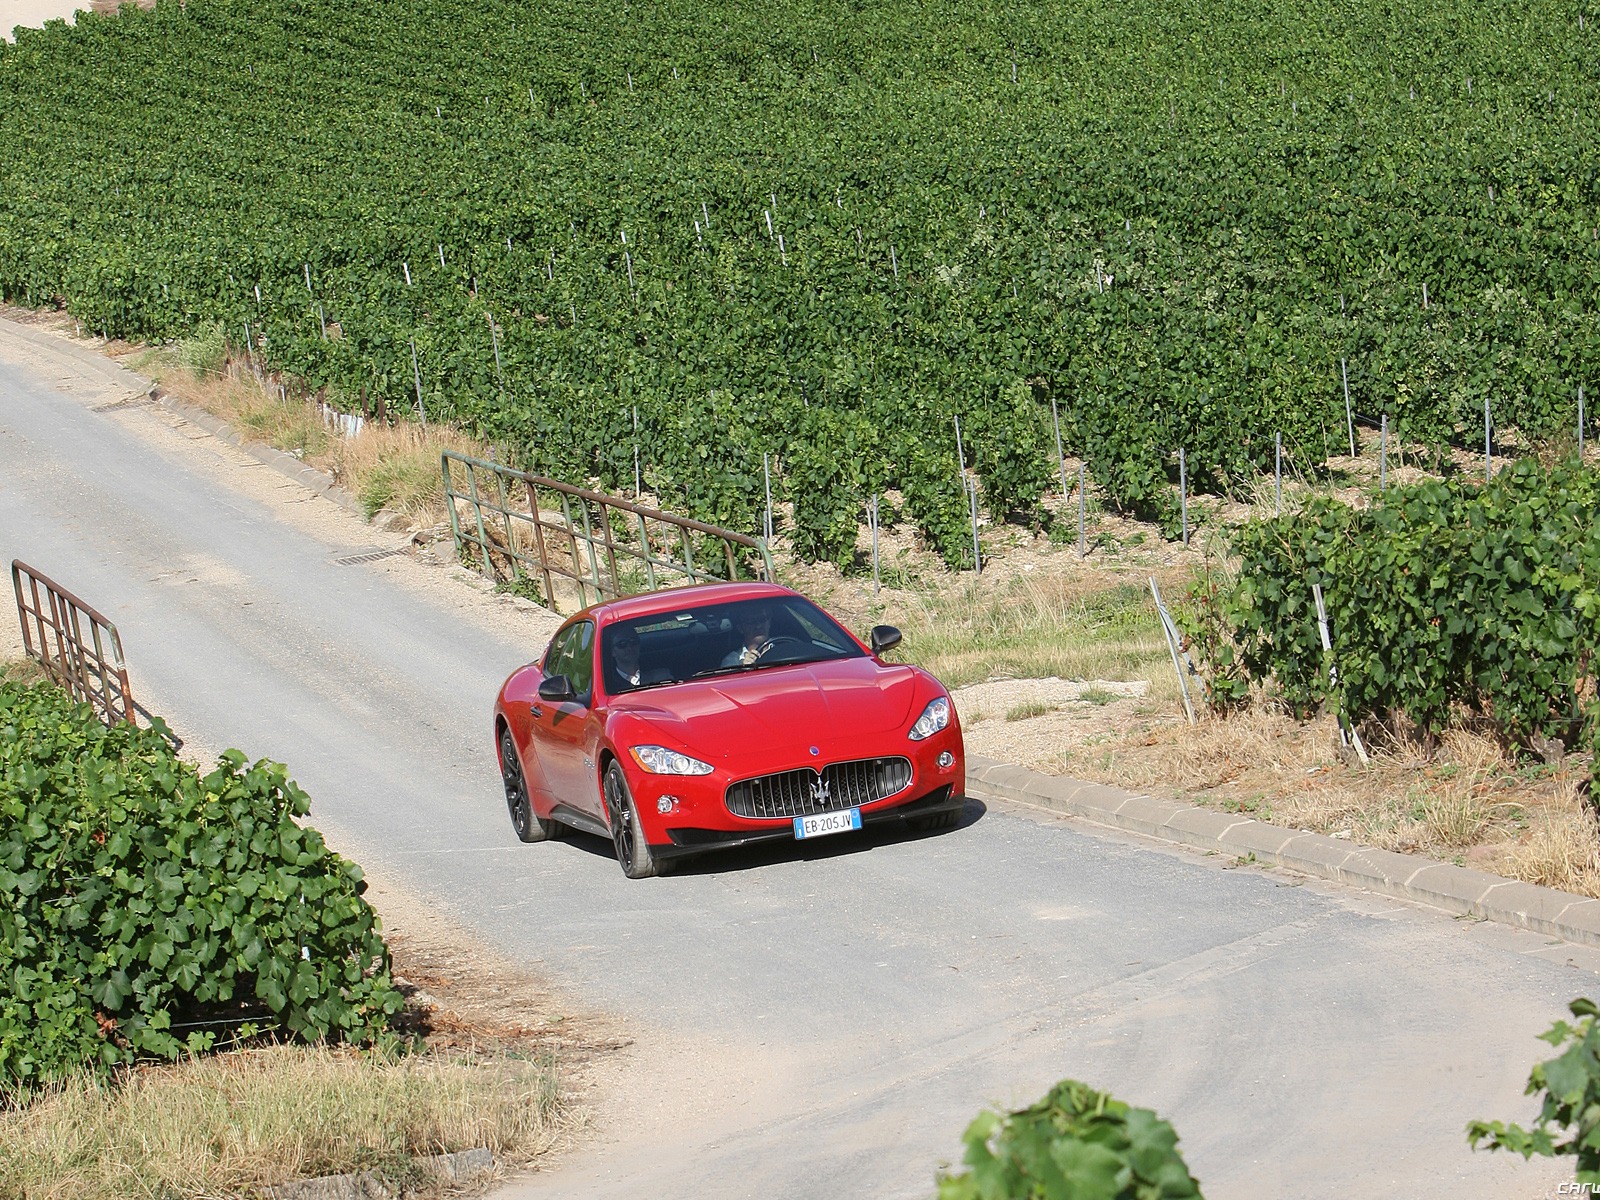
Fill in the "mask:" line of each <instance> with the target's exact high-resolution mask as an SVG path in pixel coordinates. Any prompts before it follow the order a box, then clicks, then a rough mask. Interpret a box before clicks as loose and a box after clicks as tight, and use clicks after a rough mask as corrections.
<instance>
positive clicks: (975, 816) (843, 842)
mask: <svg viewBox="0 0 1600 1200" xmlns="http://www.w3.org/2000/svg"><path fill="white" fill-rule="evenodd" d="M988 811H989V809H988V806H987V805H985V804H984V803H983V801H982V800H977V799H974V798H973V797H971V796H968V797H967V799H966V804H965V805H963V806H962V809H961V819H960V820H959V821H958V822H957V823H956V824H955V825H953V826H951V827H949V828H948V829H930V830H915V829H912V828H911V827H910V826H909V825H907V824H906V823H905V822H904V821H884V822H883V823H882V824H872V825H868V826H867V827H866V828H864V829H862V830H861V831H860V832H859V833H846V834H837V835H834V836H831V837H824V838H817V839H816V840H814V841H803V842H802V841H796V840H794V839H792V838H791V839H785V838H775V839H773V840H772V841H770V842H756V843H754V844H752V845H749V846H738V847H735V848H734V849H731V850H708V851H706V852H705V853H704V854H696V855H694V856H693V857H691V858H687V859H679V860H676V861H674V862H673V863H671V864H670V866H669V867H668V868H667V870H666V871H664V872H663V874H665V875H666V876H667V877H668V878H676V877H679V876H694V875H726V874H732V873H736V872H740V871H757V870H760V869H762V868H763V867H769V866H774V865H776V864H778V863H785V862H797V861H798V862H816V861H820V860H823V859H830V858H841V857H844V856H847V855H851V854H866V853H870V852H871V851H873V850H875V849H877V848H879V847H880V846H898V845H901V844H904V843H909V842H923V841H934V840H936V839H938V838H943V837H953V836H959V835H960V834H961V832H962V830H965V829H968V828H970V827H971V826H973V825H975V824H977V823H978V822H979V821H981V820H983V818H984V817H985V816H986V815H987V814H988ZM565 841H566V842H567V844H569V845H571V846H573V847H574V848H575V849H579V850H582V851H584V852H585V853H587V854H593V855H595V856H596V857H599V858H611V859H614V858H616V850H615V848H614V847H613V846H612V844H611V842H610V841H609V840H607V839H606V838H601V837H595V836H593V835H592V834H587V833H580V832H578V831H577V830H569V831H568V832H567V835H566V838H565Z"/></svg>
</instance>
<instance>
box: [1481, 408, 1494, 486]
mask: <svg viewBox="0 0 1600 1200" xmlns="http://www.w3.org/2000/svg"><path fill="white" fill-rule="evenodd" d="M1493 450H1494V427H1493V426H1492V425H1491V424H1490V422H1489V397H1487V396H1485V397H1484V398H1483V481H1484V482H1485V483H1488V482H1489V481H1490V480H1491V479H1493V478H1494V460H1493V458H1492V457H1491V454H1492V453H1493Z"/></svg>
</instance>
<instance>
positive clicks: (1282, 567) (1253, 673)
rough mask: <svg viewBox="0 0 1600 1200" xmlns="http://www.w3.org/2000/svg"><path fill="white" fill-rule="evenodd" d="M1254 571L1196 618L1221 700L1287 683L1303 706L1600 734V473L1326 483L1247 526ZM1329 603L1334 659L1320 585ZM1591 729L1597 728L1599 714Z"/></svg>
mask: <svg viewBox="0 0 1600 1200" xmlns="http://www.w3.org/2000/svg"><path fill="white" fill-rule="evenodd" d="M1235 548H1236V549H1237V551H1238V554H1239V570H1238V575H1237V578H1236V579H1235V580H1234V581H1233V582H1232V583H1231V585H1230V586H1228V587H1225V588H1222V589H1218V588H1217V586H1216V583H1215V581H1214V580H1203V581H1202V582H1201V584H1200V585H1199V588H1198V590H1197V593H1196V595H1195V597H1194V598H1195V599H1197V600H1198V602H1199V603H1198V605H1197V608H1198V611H1199V612H1200V613H1201V614H1202V617H1204V616H1205V615H1206V614H1211V615H1216V616H1217V618H1218V619H1216V620H1214V621H1207V620H1205V619H1200V620H1196V621H1194V622H1193V624H1192V626H1191V628H1192V629H1193V630H1194V631H1195V632H1197V633H1201V634H1204V635H1206V636H1209V637H1210V639H1211V640H1210V642H1209V644H1207V645H1205V646H1203V649H1204V651H1205V653H1206V655H1207V657H1208V658H1209V659H1210V660H1211V662H1212V664H1213V668H1214V671H1215V674H1216V676H1217V679H1218V686H1217V688H1216V691H1217V693H1218V694H1220V695H1222V696H1225V697H1226V696H1236V695H1239V694H1241V692H1242V688H1243V685H1244V684H1246V683H1247V682H1248V681H1250V680H1268V679H1270V680H1271V681H1272V682H1273V683H1274V684H1275V685H1276V687H1277V688H1278V689H1279V691H1280V692H1281V694H1282V696H1283V698H1284V699H1285V700H1286V701H1288V703H1289V704H1290V705H1291V706H1292V707H1294V708H1295V709H1296V710H1299V711H1306V710H1309V709H1311V708H1313V707H1315V706H1316V705H1318V704H1323V703H1326V704H1327V705H1328V706H1329V707H1333V708H1336V709H1337V710H1338V711H1340V712H1342V713H1344V714H1346V715H1348V716H1349V717H1350V718H1352V719H1354V720H1356V721H1363V720H1367V719H1378V720H1386V719H1389V718H1391V717H1393V716H1395V715H1400V716H1403V717H1404V718H1405V719H1406V720H1407V721H1409V722H1410V723H1411V724H1412V725H1413V726H1414V727H1415V728H1416V729H1417V730H1418V731H1420V732H1421V733H1422V734H1424V735H1425V736H1426V735H1436V734H1438V733H1439V732H1441V731H1442V730H1443V729H1444V728H1445V727H1446V725H1447V724H1448V723H1449V722H1450V721H1451V720H1453V719H1455V716H1456V715H1457V714H1458V713H1459V712H1460V711H1463V710H1465V711H1468V712H1471V713H1473V714H1475V715H1478V716H1481V717H1485V718H1488V719H1489V720H1491V721H1493V723H1494V724H1495V725H1496V727H1497V728H1498V729H1499V730H1500V732H1501V733H1502V735H1503V736H1504V737H1505V738H1506V739H1507V740H1508V741H1511V742H1513V743H1521V744H1523V745H1530V746H1538V745H1540V744H1542V743H1547V742H1559V743H1561V744H1563V745H1565V746H1568V747H1571V746H1574V745H1577V744H1579V742H1580V741H1582V740H1583V739H1584V738H1585V737H1586V736H1592V735H1593V733H1594V731H1595V730H1596V728H1597V726H1600V722H1597V721H1596V720H1595V714H1594V712H1593V711H1592V708H1593V701H1592V697H1593V696H1594V687H1593V683H1594V676H1595V668H1596V663H1597V662H1600V659H1597V657H1596V652H1597V649H1600V595H1597V593H1600V476H1597V475H1596V473H1595V472H1594V471H1593V470H1592V469H1591V468H1588V467H1584V466H1582V465H1580V464H1578V463H1576V462H1569V463H1566V464H1564V465H1560V466H1557V467H1554V468H1549V469H1546V468H1543V467H1541V466H1539V465H1538V464H1537V463H1535V462H1532V461H1524V462H1519V463H1517V464H1516V465H1514V466H1513V467H1510V468H1508V469H1506V470H1504V471H1502V472H1501V474H1500V475H1499V476H1497V477H1496V478H1495V480H1494V481H1493V482H1492V483H1489V484H1483V483H1461V482H1454V483H1440V482H1427V483H1420V484H1416V485H1414V486H1410V487H1404V488H1390V489H1389V490H1387V491H1385V492H1383V493H1380V494H1378V495H1376V496H1374V497H1373V498H1372V503H1371V504H1370V506H1369V507H1365V508H1356V507H1353V506H1351V505H1348V504H1343V503H1340V502H1338V501H1334V500H1331V499H1328V498H1325V497H1319V498H1317V499H1314V500H1313V501H1312V502H1311V503H1310V504H1308V505H1307V507H1306V508H1305V509H1303V510H1302V511H1299V512H1295V513H1287V514H1285V515H1283V516H1281V517H1278V518H1275V519H1272V520H1266V521H1258V522H1254V523H1252V524H1250V525H1248V526H1246V527H1244V528H1243V529H1241V530H1239V531H1238V533H1237V534H1236V540H1235ZM1313 585H1320V586H1321V587H1322V591H1323V596H1324V600H1325V602H1326V606H1327V613H1328V620H1329V626H1330V635H1331V641H1332V643H1333V650H1332V665H1334V666H1336V667H1337V668H1338V678H1337V682H1336V683H1335V682H1332V681H1331V676H1332V673H1331V672H1330V670H1329V667H1330V664H1329V662H1328V656H1326V655H1325V654H1324V653H1323V650H1322V643H1321V640H1320V637H1319V634H1318V630H1317V619H1316V605H1315V602H1314V599H1313V595H1312V586H1313ZM1586 722H1587V728H1588V729H1589V730H1590V734H1589V735H1586V734H1585V726H1586Z"/></svg>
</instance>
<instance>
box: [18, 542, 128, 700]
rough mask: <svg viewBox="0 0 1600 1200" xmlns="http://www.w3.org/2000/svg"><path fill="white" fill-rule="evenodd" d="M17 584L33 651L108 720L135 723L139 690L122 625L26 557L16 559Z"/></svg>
mask: <svg viewBox="0 0 1600 1200" xmlns="http://www.w3.org/2000/svg"><path fill="white" fill-rule="evenodd" d="M11 585H12V587H13V588H14V589H15V591H16V593H17V617H18V619H19V620H21V622H22V649H23V651H24V652H25V653H26V654H27V656H28V657H29V658H31V659H33V660H34V661H35V662H37V663H38V664H39V665H40V666H41V667H43V668H44V673H45V675H46V677H48V678H49V679H50V680H51V681H52V682H54V683H56V684H57V685H58V686H60V687H61V688H63V689H64V690H66V691H67V692H69V693H71V694H72V696H73V697H74V698H75V699H77V700H81V701H83V702H84V703H85V704H88V705H91V706H92V707H93V708H94V710H95V712H96V713H98V714H99V716H100V719H101V720H102V721H104V722H105V723H106V724H107V725H114V724H116V723H117V722H119V721H127V722H128V723H129V724H134V723H135V722H134V715H133V714H134V704H133V691H132V689H131V688H130V687H129V686H128V667H127V663H126V662H125V661H124V660H123V657H122V639H121V638H120V637H119V636H118V635H117V627H116V626H115V625H113V624H112V623H111V622H110V621H109V620H107V619H106V618H105V617H104V616H103V615H102V614H101V613H99V612H98V611H96V610H95V609H94V608H93V607H92V606H91V605H89V604H86V603H84V601H82V600H80V599H79V598H78V597H77V596H74V595H73V594H72V593H71V592H69V591H67V589H66V588H64V587H62V586H61V585H60V584H59V583H56V582H55V581H54V580H53V579H51V578H49V577H48V576H46V575H41V574H40V573H39V572H38V571H35V570H34V569H33V568H32V567H30V566H28V565H27V564H26V563H24V562H22V560H21V559H12V560H11Z"/></svg>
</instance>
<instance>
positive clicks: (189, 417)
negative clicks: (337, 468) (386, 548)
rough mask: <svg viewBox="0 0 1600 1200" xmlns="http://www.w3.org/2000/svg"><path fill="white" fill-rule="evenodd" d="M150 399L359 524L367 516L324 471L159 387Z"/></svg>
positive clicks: (352, 498)
mask: <svg viewBox="0 0 1600 1200" xmlns="http://www.w3.org/2000/svg"><path fill="white" fill-rule="evenodd" d="M150 398H151V399H152V400H154V401H156V402H157V403H158V404H160V405H161V406H162V407H163V408H165V409H167V410H168V411H169V412H173V413H176V414H177V415H178V416H180V417H182V418H183V419H184V420H185V421H188V422H189V423H190V424H191V425H198V426H200V428H201V429H204V430H205V431H206V432H207V433H209V434H211V435H212V436H214V437H218V438H221V439H222V440H223V441H225V442H227V443H228V444H229V445H231V446H236V447H238V448H239V449H240V450H242V451H244V453H246V454H248V455H249V456H250V457H251V458H253V459H255V460H256V461H257V462H259V463H261V464H262V465H264V466H268V467H271V468H272V469H273V470H274V471H277V472H278V473H279V474H280V475H287V476H288V477H289V478H290V479H293V480H294V481H295V482H296V483H299V484H303V485H304V486H305V487H307V488H309V489H310V490H311V491H313V492H316V493H317V494H318V495H319V496H325V497H327V498H328V499H329V500H332V501H333V502H334V503H335V504H337V505H338V506H339V507H340V508H342V509H344V510H346V511H347V512H350V513H353V514H355V515H356V516H358V517H360V518H361V519H362V520H363V521H365V520H366V519H367V514H366V513H365V512H363V511H362V508H361V505H360V503H359V502H358V501H357V500H356V498H355V497H354V496H352V495H351V494H350V493H349V492H347V491H345V490H344V489H343V488H341V487H340V486H339V484H338V483H337V482H336V481H335V480H334V478H333V476H332V475H329V474H328V473H327V472H326V471H319V470H317V469H316V468H315V467H308V466H306V464H305V463H303V462H302V461H300V459H298V458H296V457H295V456H294V455H292V454H287V453H285V452H284V451H282V450H277V449H274V448H273V447H271V446H263V445H262V444H261V443H259V442H247V441H245V440H244V439H243V438H241V437H240V436H239V435H238V433H236V432H235V431H234V429H233V427H232V426H231V425H229V424H228V423H227V422H226V421H224V420H222V419H221V418H220V417H214V416H212V415H211V414H210V413H208V412H206V411H205V409H203V408H196V407H195V406H194V405H192V404H185V403H183V402H182V401H181V400H175V399H173V397H172V396H170V395H168V394H167V393H166V392H164V391H162V390H161V388H159V387H152V388H151V389H150Z"/></svg>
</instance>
